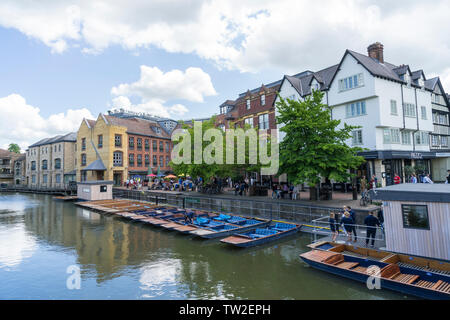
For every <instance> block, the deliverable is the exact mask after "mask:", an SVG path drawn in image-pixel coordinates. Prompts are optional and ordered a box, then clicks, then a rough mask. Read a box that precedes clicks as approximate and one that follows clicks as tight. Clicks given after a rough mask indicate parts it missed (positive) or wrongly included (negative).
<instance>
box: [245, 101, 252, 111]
mask: <svg viewBox="0 0 450 320" xmlns="http://www.w3.org/2000/svg"><path fill="white" fill-rule="evenodd" d="M246 103H247V110H250V107H251V105H250V99H247V102H246Z"/></svg>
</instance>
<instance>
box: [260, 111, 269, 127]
mask: <svg viewBox="0 0 450 320" xmlns="http://www.w3.org/2000/svg"><path fill="white" fill-rule="evenodd" d="M259 129H260V130H264V129H269V114H268V113H265V114H262V115H260V116H259Z"/></svg>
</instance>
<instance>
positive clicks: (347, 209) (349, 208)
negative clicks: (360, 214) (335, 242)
mask: <svg viewBox="0 0 450 320" xmlns="http://www.w3.org/2000/svg"><path fill="white" fill-rule="evenodd" d="M344 210H345V211H347V212H348V213H350V217H351V218H352V220H353V224H354V226H353V228H352V231H353V235H354V236H355V240H353V242H356V241H358V236H357V234H356V213H355V211H353V209H352V208H351V207H350V206H344Z"/></svg>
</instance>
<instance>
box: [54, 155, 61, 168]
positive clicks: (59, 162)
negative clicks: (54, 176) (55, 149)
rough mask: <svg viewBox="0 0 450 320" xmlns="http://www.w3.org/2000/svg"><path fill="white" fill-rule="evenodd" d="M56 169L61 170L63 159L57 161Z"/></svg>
mask: <svg viewBox="0 0 450 320" xmlns="http://www.w3.org/2000/svg"><path fill="white" fill-rule="evenodd" d="M55 169H61V159H60V158H57V159H55Z"/></svg>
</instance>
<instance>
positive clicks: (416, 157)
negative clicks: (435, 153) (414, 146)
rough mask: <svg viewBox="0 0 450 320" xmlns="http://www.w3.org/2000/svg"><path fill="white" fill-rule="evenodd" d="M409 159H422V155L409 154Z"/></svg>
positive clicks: (417, 153)
mask: <svg viewBox="0 0 450 320" xmlns="http://www.w3.org/2000/svg"><path fill="white" fill-rule="evenodd" d="M411 159H423V155H422V153H420V152H411Z"/></svg>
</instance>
